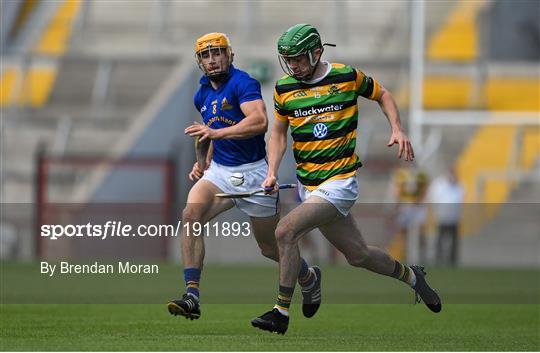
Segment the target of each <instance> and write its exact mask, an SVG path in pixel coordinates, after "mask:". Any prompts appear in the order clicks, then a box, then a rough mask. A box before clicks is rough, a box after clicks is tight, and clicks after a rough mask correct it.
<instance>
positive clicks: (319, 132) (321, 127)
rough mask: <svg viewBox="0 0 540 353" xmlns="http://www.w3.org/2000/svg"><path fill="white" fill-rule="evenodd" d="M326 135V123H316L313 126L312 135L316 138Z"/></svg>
mask: <svg viewBox="0 0 540 353" xmlns="http://www.w3.org/2000/svg"><path fill="white" fill-rule="evenodd" d="M326 135H328V128H327V127H326V124H324V123H317V124H315V126H314V127H313V136H315V137H316V138H318V139H322V138H324V137H325V136H326Z"/></svg>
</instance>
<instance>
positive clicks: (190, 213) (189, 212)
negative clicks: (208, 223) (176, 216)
mask: <svg viewBox="0 0 540 353" xmlns="http://www.w3.org/2000/svg"><path fill="white" fill-rule="evenodd" d="M201 219H202V214H201V212H199V211H197V209H196V208H195V207H193V206H190V205H188V206H186V208H184V210H183V211H182V222H183V223H184V224H186V223H187V222H189V223H194V222H200V221H201Z"/></svg>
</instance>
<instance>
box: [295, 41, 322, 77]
mask: <svg viewBox="0 0 540 353" xmlns="http://www.w3.org/2000/svg"><path fill="white" fill-rule="evenodd" d="M323 52H324V48H321V55H319V58H318V59H317V61H316V62H313V54H312V53H313V51H310V52H309V53H308V59H309V65H311V71H310V72H309V74H307V75H306V76H305V77H303V78H302V79H301V80H302V81H309V80H311V79H312V78H313V75H314V74H315V71H316V70H317V66H318V65H319V62H320V61H321V57H322V53H323Z"/></svg>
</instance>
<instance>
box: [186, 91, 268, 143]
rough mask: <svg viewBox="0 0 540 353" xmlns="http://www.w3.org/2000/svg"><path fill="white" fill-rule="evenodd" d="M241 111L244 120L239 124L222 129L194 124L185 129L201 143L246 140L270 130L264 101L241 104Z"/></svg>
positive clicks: (257, 100)
mask: <svg viewBox="0 0 540 353" xmlns="http://www.w3.org/2000/svg"><path fill="white" fill-rule="evenodd" d="M240 109H241V110H242V113H244V116H245V117H244V119H242V120H241V121H240V122H239V123H238V124H235V125H233V126H229V127H226V128H222V129H212V128H210V127H208V126H206V125H203V124H193V125H191V126H189V127H187V128H186V129H185V133H186V134H188V135H189V136H192V137H194V136H199V141H200V142H202V141H205V140H206V139H210V140H217V139H236V140H241V139H246V138H250V137H253V136H256V135H261V134H264V133H265V132H266V130H267V129H268V118H267V116H266V108H265V106H264V101H263V100H262V99H256V100H252V101H248V102H244V103H242V104H240Z"/></svg>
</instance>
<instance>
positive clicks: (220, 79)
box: [167, 33, 321, 320]
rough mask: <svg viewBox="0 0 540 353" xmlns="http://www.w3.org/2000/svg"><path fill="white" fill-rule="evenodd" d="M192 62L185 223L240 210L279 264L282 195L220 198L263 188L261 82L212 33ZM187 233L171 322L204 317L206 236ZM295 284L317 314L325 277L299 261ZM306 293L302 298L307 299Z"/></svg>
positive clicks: (171, 305) (200, 43) (265, 251)
mask: <svg viewBox="0 0 540 353" xmlns="http://www.w3.org/2000/svg"><path fill="white" fill-rule="evenodd" d="M195 55H196V58H197V63H198V65H199V68H200V69H201V70H202V71H203V73H204V75H203V76H202V77H201V79H200V84H201V86H200V88H199V90H198V91H197V93H196V94H195V97H194V104H195V107H196V109H197V110H198V111H199V113H200V114H201V117H202V124H201V123H194V124H192V125H190V126H188V127H187V128H186V129H185V133H186V134H188V135H189V136H191V137H193V138H195V140H196V146H197V147H196V153H197V162H196V163H195V164H194V165H193V168H192V170H191V172H190V173H189V178H190V180H192V181H196V183H195V185H193V187H192V188H191V190H190V192H189V195H188V199H187V204H186V207H185V208H184V210H183V212H182V223H183V224H184V225H186V224H196V223H199V224H204V223H206V222H209V221H211V220H212V219H213V218H214V217H216V216H217V215H219V214H221V213H223V212H225V211H226V210H229V209H231V208H232V207H234V206H236V207H238V208H239V209H240V210H242V211H243V212H244V213H246V214H247V215H248V216H249V217H250V220H251V223H250V232H251V233H252V234H253V235H254V236H255V239H256V240H257V243H258V245H259V248H260V250H261V253H262V255H263V256H265V257H268V258H270V259H272V260H274V261H278V259H279V253H278V248H277V245H276V240H275V236H274V230H275V228H276V225H277V223H278V221H279V212H278V197H277V195H275V194H274V195H260V194H259V195H253V196H250V197H246V198H239V199H234V201H233V199H227V198H217V197H215V195H216V194H219V193H237V192H246V191H251V190H253V189H258V188H260V186H261V184H262V182H263V181H264V179H265V177H266V174H267V171H268V164H267V162H266V146H265V142H264V134H265V133H266V131H267V128H268V118H267V116H266V109H265V106H264V101H263V99H262V95H261V86H260V84H259V82H258V81H257V80H255V79H253V78H251V77H250V76H249V75H248V74H247V73H245V72H244V71H242V70H239V69H237V68H235V67H234V66H233V65H232V62H233V57H234V54H233V52H232V48H231V45H230V42H229V39H228V38H227V36H226V35H225V34H223V33H208V34H206V35H204V36H202V37H200V38H199V39H198V40H197V42H196V44H195ZM189 232H190V229H189V227H182V263H183V266H184V280H185V283H186V293H185V294H183V296H182V298H180V299H175V300H171V301H170V302H169V303H168V304H167V308H168V310H169V312H170V313H171V314H172V315H181V316H184V317H186V318H187V319H191V320H193V319H198V318H199V317H200V315H201V311H200V303H199V298H200V291H199V282H200V279H201V270H202V267H203V260H204V236H189ZM300 261H301V263H300V271H299V275H298V282H299V284H300V286H301V287H302V288H303V289H305V290H304V291H303V294H304V304H305V305H304V307H305V309H306V311H307V312H309V313H310V315H309V316H313V315H314V314H315V311H317V309H318V307H319V305H320V300H313V298H312V296H313V294H314V293H315V292H317V291H318V290H319V289H320V282H321V281H320V277H321V276H320V270H319V269H318V267H316V266H313V267H311V268H310V267H309V266H308V265H307V263H306V262H305V261H304V260H303V259H300ZM304 292H305V293H304Z"/></svg>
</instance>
